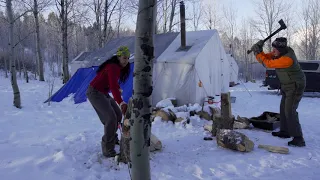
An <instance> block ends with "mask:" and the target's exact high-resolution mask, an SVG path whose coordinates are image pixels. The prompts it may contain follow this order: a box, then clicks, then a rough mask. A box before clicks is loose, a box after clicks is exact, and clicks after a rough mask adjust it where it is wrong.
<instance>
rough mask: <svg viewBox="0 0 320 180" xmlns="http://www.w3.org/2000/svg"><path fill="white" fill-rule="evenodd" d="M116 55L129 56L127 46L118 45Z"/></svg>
mask: <svg viewBox="0 0 320 180" xmlns="http://www.w3.org/2000/svg"><path fill="white" fill-rule="evenodd" d="M117 56H127V57H129V56H130V51H129V48H128V47H127V46H120V47H119V48H118V50H117Z"/></svg>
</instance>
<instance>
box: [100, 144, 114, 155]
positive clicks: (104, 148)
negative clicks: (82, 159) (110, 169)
mask: <svg viewBox="0 0 320 180" xmlns="http://www.w3.org/2000/svg"><path fill="white" fill-rule="evenodd" d="M101 149H102V154H103V156H105V157H106V158H109V157H115V156H116V155H117V153H116V151H115V150H114V149H109V148H107V144H106V143H105V142H104V141H101Z"/></svg>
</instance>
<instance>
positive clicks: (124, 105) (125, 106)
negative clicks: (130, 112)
mask: <svg viewBox="0 0 320 180" xmlns="http://www.w3.org/2000/svg"><path fill="white" fill-rule="evenodd" d="M120 109H121V112H122V114H123V115H125V114H126V112H127V109H128V105H127V104H126V103H123V104H121V105H120Z"/></svg>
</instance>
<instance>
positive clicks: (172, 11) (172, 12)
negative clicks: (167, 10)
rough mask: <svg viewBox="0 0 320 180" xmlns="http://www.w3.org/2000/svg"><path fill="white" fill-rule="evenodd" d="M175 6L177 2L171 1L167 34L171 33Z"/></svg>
mask: <svg viewBox="0 0 320 180" xmlns="http://www.w3.org/2000/svg"><path fill="white" fill-rule="evenodd" d="M176 6H177V0H171V14H170V21H169V32H172V28H173V19H174V16H175V11H176Z"/></svg>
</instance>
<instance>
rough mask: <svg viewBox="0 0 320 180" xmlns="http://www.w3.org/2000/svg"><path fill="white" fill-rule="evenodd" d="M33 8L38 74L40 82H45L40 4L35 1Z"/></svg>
mask: <svg viewBox="0 0 320 180" xmlns="http://www.w3.org/2000/svg"><path fill="white" fill-rule="evenodd" d="M33 2H34V4H33V5H34V6H33V15H34V19H35V23H36V38H37V39H36V48H37V50H36V51H37V59H38V72H39V81H44V75H43V60H42V55H41V50H40V27H39V17H38V13H39V12H38V2H37V0H34V1H33Z"/></svg>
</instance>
